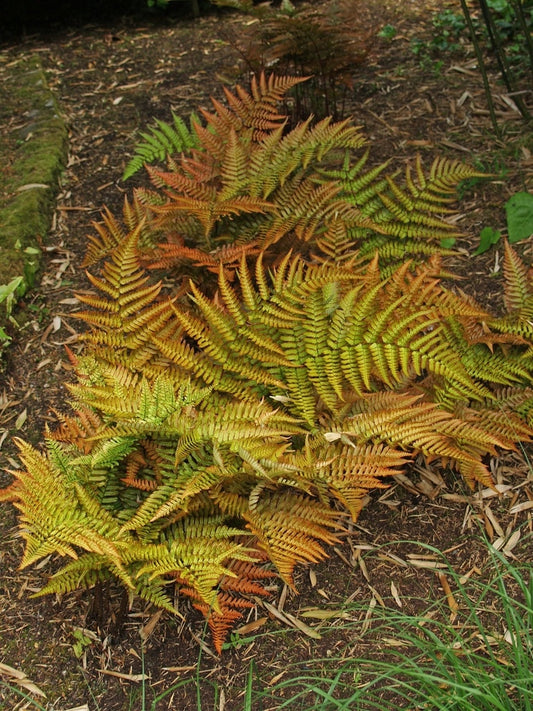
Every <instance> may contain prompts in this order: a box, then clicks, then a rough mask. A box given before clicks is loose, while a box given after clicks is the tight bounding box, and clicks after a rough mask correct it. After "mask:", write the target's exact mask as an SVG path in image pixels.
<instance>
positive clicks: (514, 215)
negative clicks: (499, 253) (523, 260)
mask: <svg viewBox="0 0 533 711" xmlns="http://www.w3.org/2000/svg"><path fill="white" fill-rule="evenodd" d="M505 215H506V219H507V239H508V240H509V242H510V243H511V244H514V243H515V242H520V241H521V240H524V239H528V238H529V237H531V236H532V235H533V195H532V194H531V193H526V192H520V193H515V194H514V195H513V196H511V197H510V198H509V200H507V202H506V203H505ZM501 236H502V235H501V232H500V231H499V230H496V229H494V228H493V227H490V226H489V227H484V228H483V229H482V230H481V235H480V240H479V245H478V247H477V249H476V250H475V252H473V254H474V255H478V254H483V253H484V252H487V251H488V250H489V249H490V248H491V247H492V246H493V245H495V244H498V242H499V241H500V239H501Z"/></svg>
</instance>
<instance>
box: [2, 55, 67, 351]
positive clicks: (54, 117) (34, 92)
mask: <svg viewBox="0 0 533 711" xmlns="http://www.w3.org/2000/svg"><path fill="white" fill-rule="evenodd" d="M0 80H1V81H0V87H1V88H0V126H2V129H1V131H0V285H3V284H9V283H10V282H12V280H13V279H15V278H17V277H22V279H21V281H20V284H19V286H18V287H17V295H18V296H21V295H22V294H23V293H25V292H26V291H27V289H28V288H30V287H32V286H33V284H34V283H35V279H36V275H37V272H38V270H39V266H40V259H39V258H40V254H41V247H42V245H43V243H44V242H45V241H46V237H47V234H48V231H49V229H50V225H51V220H52V215H53V210H54V206H55V199H56V195H57V191H58V187H59V178H60V175H61V172H62V170H63V167H64V165H65V162H66V157H67V146H68V134H67V128H66V125H65V122H64V120H63V118H62V117H61V115H60V113H59V109H58V105H57V102H56V101H55V98H54V96H53V94H52V92H51V91H50V89H49V87H48V84H47V81H46V77H45V74H44V72H43V69H42V65H41V61H40V59H39V57H38V56H30V57H24V58H21V59H20V60H18V61H16V62H12V63H10V64H9V65H4V66H2V67H1V68H0ZM8 316H9V314H8V313H7V309H6V307H5V303H4V304H2V303H0V329H1V328H2V326H3V325H5V323H6V321H7V319H8ZM0 348H1V344H0Z"/></svg>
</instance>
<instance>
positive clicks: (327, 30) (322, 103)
mask: <svg viewBox="0 0 533 711" xmlns="http://www.w3.org/2000/svg"><path fill="white" fill-rule="evenodd" d="M216 4H217V5H219V6H222V7H231V8H233V9H236V10H238V11H239V12H242V13H244V14H245V15H247V16H251V17H253V18H254V19H255V22H252V23H248V24H247V25H245V26H244V27H242V26H239V30H238V33H237V32H236V31H233V32H232V31H231V27H230V28H229V29H228V28H223V37H224V38H225V39H226V41H227V42H228V44H229V45H230V47H232V48H233V49H234V50H235V52H236V54H237V55H238V56H239V58H240V59H241V64H242V65H243V70H245V71H247V72H252V73H254V74H259V73H260V72H263V71H266V69H267V67H272V66H276V70H277V72H278V73H279V74H288V75H291V76H300V77H309V78H310V79H309V81H308V82H307V83H306V84H305V85H300V86H298V87H296V88H295V90H294V92H293V94H292V95H291V101H290V103H289V102H287V112H288V113H289V114H290V116H291V121H292V122H293V123H295V122H296V121H298V120H301V119H302V118H304V117H306V116H308V115H309V114H313V115H314V116H317V117H321V118H322V117H324V116H333V117H334V119H340V118H343V116H344V114H345V101H346V97H347V96H348V95H349V92H350V91H351V90H353V84H354V74H355V72H356V71H357V69H358V68H359V67H360V66H361V64H363V63H364V61H365V59H366V57H367V55H368V53H369V51H370V48H371V46H372V43H373V40H374V39H375V34H376V28H375V26H374V25H375V23H374V22H373V21H372V19H371V16H370V14H369V12H368V10H367V8H366V7H365V4H364V3H362V2H361V1H360V0H333V1H332V2H328V3H325V4H322V5H320V6H317V5H314V6H313V5H298V6H296V5H293V4H292V3H291V2H290V0H284V1H283V2H282V3H281V4H280V5H277V6H276V7H273V6H269V5H266V4H259V5H257V4H255V5H254V3H253V2H252V1H251V0H217V2H216ZM354 17H357V20H358V21H357V23H355V24H354V21H353V19H354Z"/></svg>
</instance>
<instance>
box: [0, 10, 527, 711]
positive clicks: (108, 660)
mask: <svg viewBox="0 0 533 711" xmlns="http://www.w3.org/2000/svg"><path fill="white" fill-rule="evenodd" d="M368 5H369V7H370V15H371V17H372V20H373V22H374V24H375V28H376V30H379V29H380V28H382V27H383V26H385V25H390V27H391V28H394V33H393V35H394V36H393V37H391V38H390V39H386V38H385V37H378V36H377V35H376V38H375V41H374V42H373V44H372V50H371V52H370V54H369V56H368V58H367V60H366V62H365V63H364V64H363V65H361V66H360V67H357V68H356V69H355V70H354V74H353V81H352V84H351V86H350V90H349V96H348V102H347V104H346V107H345V113H346V114H347V115H348V114H350V115H352V116H353V119H354V122H355V123H356V124H357V125H360V126H362V127H363V129H364V131H365V133H366V135H367V137H368V141H369V145H370V147H371V160H372V161H374V162H375V163H379V162H382V161H383V160H386V159H389V158H391V159H392V160H393V161H394V165H396V167H397V168H398V170H400V171H402V170H403V169H404V167H405V164H406V162H407V161H412V160H413V159H414V157H415V155H416V154H417V153H418V154H420V155H421V157H422V159H423V160H424V163H425V164H428V165H429V164H430V163H431V161H432V160H433V158H434V157H435V156H437V155H444V156H446V157H449V158H457V159H461V160H464V161H467V162H470V163H473V164H474V165H476V167H477V168H479V169H483V170H485V171H487V172H489V173H491V174H492V175H493V177H492V179H491V180H490V181H485V182H479V183H477V184H476V185H474V186H472V187H470V188H469V189H468V190H466V191H464V194H463V195H462V196H461V198H462V199H461V202H460V206H459V214H458V218H457V227H458V228H459V229H460V230H461V231H463V232H464V237H462V238H460V239H459V240H458V243H457V247H458V253H457V256H455V257H453V258H450V260H449V262H448V263H447V266H448V267H449V268H450V269H451V270H453V271H455V272H456V273H457V274H458V275H459V277H460V279H458V280H457V281H456V282H455V285H456V286H454V288H462V289H464V290H465V291H467V292H468V293H471V294H472V295H473V296H474V297H476V298H477V299H479V300H480V301H481V302H482V303H484V304H485V305H487V307H490V308H493V309H495V310H498V308H499V306H500V304H501V298H502V297H501V289H500V276H501V258H502V250H501V248H500V247H499V246H497V247H496V248H493V249H492V250H491V251H490V252H488V253H487V254H485V255H481V256H480V257H473V256H472V253H473V251H474V250H475V247H476V245H477V242H478V240H479V233H480V231H481V229H482V228H483V227H486V226H492V227H494V228H496V229H502V230H504V229H505V213H504V211H503V205H504V203H505V202H506V200H507V199H508V198H509V197H510V196H511V195H512V194H513V193H515V192H517V191H520V190H527V189H529V190H530V191H532V192H533V159H532V151H533V145H532V140H531V131H529V132H528V130H527V128H526V126H525V124H524V122H523V121H522V119H521V117H520V115H519V113H518V112H517V110H516V107H515V106H514V103H513V100H512V97H509V96H508V95H507V94H506V92H505V89H504V88H503V87H502V86H501V85H500V84H499V83H498V81H497V72H496V67H492V69H491V79H492V82H493V95H494V98H495V101H496V107H497V115H498V121H499V122H500V125H501V127H502V135H501V136H500V137H496V136H495V135H494V132H493V130H492V127H491V124H490V121H489V116H488V111H487V105H486V101H485V95H484V92H483V86H482V82H481V78H480V75H479V72H478V70H477V67H476V62H475V59H474V57H473V53H472V51H471V49H470V48H469V45H468V43H467V42H466V40H463V44H462V47H461V48H459V49H458V50H457V51H456V52H454V53H451V52H450V53H443V54H442V55H441V56H439V57H435V56H434V55H432V54H431V52H429V50H428V51H426V52H423V53H422V54H420V52H419V53H418V54H415V53H413V51H412V47H413V46H414V45H413V40H421V41H422V45H423V46H426V47H427V46H428V44H429V43H430V41H431V38H432V36H433V34H434V33H435V27H434V26H433V24H432V22H431V18H432V13H433V12H434V11H436V10H437V9H442V8H441V6H442V3H432V2H420V0H405V1H404V2H390V3H389V4H387V3H386V2H379V1H378V0H375V1H374V3H372V2H371V0H369V2H368ZM447 7H449V8H451V9H453V10H454V11H456V12H459V9H458V3H454V2H450V3H448V4H447ZM248 22H249V18H246V17H243V16H240V15H236V14H231V13H228V12H224V13H216V12H213V13H212V14H209V15H207V16H202V17H200V18H198V19H187V18H182V19H173V20H172V21H166V22H165V21H162V22H157V23H156V22H153V21H148V20H144V21H143V22H142V23H139V22H135V21H133V20H131V19H129V20H127V19H124V20H121V21H116V22H115V23H114V24H112V25H107V26H101V25H98V24H96V23H95V24H92V25H87V26H83V27H70V28H69V27H62V28H58V29H56V30H47V31H46V32H45V31H42V32H40V33H37V34H35V35H30V36H26V37H25V38H23V39H19V40H16V41H10V42H6V43H5V44H4V45H3V46H1V47H0V66H4V67H5V66H7V65H8V64H9V63H12V62H17V61H18V60H20V59H21V58H25V57H31V56H38V57H39V59H40V62H41V64H42V66H43V68H44V70H45V73H46V76H47V81H48V84H49V86H50V89H51V90H52V92H53V93H54V96H55V99H56V101H57V102H58V105H59V107H60V111H61V113H62V115H63V117H64V119H65V121H66V123H67V125H68V129H69V158H68V164H67V167H66V169H65V171H64V173H63V177H62V182H61V188H60V192H59V195H58V198H57V205H56V208H55V210H54V213H53V216H52V228H51V231H50V234H49V236H48V238H47V239H46V240H43V243H42V249H43V252H44V255H43V259H44V263H43V268H42V273H41V278H40V284H39V286H38V287H37V288H35V289H34V290H33V291H31V292H30V293H28V294H27V295H26V296H25V297H24V299H23V301H22V302H21V303H20V304H19V307H18V310H17V311H16V313H15V319H16V322H17V323H18V328H12V330H11V334H10V335H11V336H12V339H13V341H12V344H11V346H10V348H9V350H8V352H7V355H6V358H5V363H4V365H3V370H2V372H1V373H0V467H1V468H2V473H0V484H7V483H8V482H9V480H10V475H9V470H10V469H16V468H18V467H19V466H20V465H19V462H18V459H17V455H16V448H15V446H14V444H13V438H14V437H21V438H23V439H26V440H29V441H30V442H32V443H34V444H37V443H39V442H41V441H42V433H43V430H44V428H45V427H47V426H49V427H54V425H55V423H56V422H57V418H56V414H55V410H60V411H65V410H67V409H68V402H69V395H68V391H67V388H66V384H67V383H68V382H69V381H70V380H71V379H72V377H73V376H72V370H71V365H70V362H69V359H68V357H67V355H66V349H65V347H67V346H68V348H69V349H71V350H72V351H73V352H74V353H77V352H79V351H80V350H81V348H82V345H81V343H80V341H79V333H80V330H81V328H82V327H81V325H80V322H79V321H78V320H77V319H76V317H75V316H76V311H77V310H78V309H79V304H78V302H77V300H76V298H75V294H76V293H78V294H79V293H84V292H86V291H88V290H89V283H88V281H87V278H86V276H85V274H84V271H83V269H82V267H81V262H82V259H83V255H84V253H85V250H86V246H87V235H89V234H91V233H93V232H94V230H93V228H92V226H91V223H92V222H93V221H98V220H99V216H100V214H101V210H102V209H103V207H104V206H107V207H108V208H109V209H110V210H111V211H112V212H114V213H115V214H117V215H119V214H120V212H121V210H122V206H123V203H124V199H125V198H126V197H127V196H128V195H130V194H131V191H132V189H133V188H134V187H135V186H136V185H141V184H144V183H145V182H146V179H145V177H144V176H143V175H142V174H139V175H138V176H135V177H134V178H132V179H131V180H130V181H128V182H126V183H124V182H122V181H121V179H120V176H121V175H122V172H123V170H124V168H125V165H126V164H127V162H128V160H129V158H130V157H131V155H132V153H133V150H134V146H135V143H136V141H137V140H138V137H139V130H142V129H144V128H145V127H146V126H147V125H148V124H150V123H151V122H152V120H153V119H154V118H159V119H162V120H167V121H168V120H170V116H171V111H174V112H175V113H177V114H178V115H180V116H182V117H184V118H186V117H188V115H189V114H190V112H191V111H193V110H195V109H196V108H197V107H198V106H203V107H206V108H209V97H210V96H214V97H216V98H219V99H220V98H223V86H229V87H231V86H232V85H233V84H234V82H235V81H236V80H238V81H240V82H241V83H242V84H243V85H245V84H246V83H247V82H248V77H247V76H246V74H245V73H244V74H243V70H242V67H241V66H240V65H239V56H238V55H237V54H236V52H235V51H234V49H233V48H232V46H231V43H229V42H228V37H229V36H230V32H229V31H230V30H231V31H233V32H234V33H236V34H237V35H238V34H239V32H240V30H241V29H242V27H243V26H244V25H245V24H246V23H248ZM385 34H387V33H385ZM418 46H420V45H419V44H418ZM529 99H531V97H530V96H529ZM4 113H5V107H4ZM10 120H11V127H12V128H13V130H15V129H20V128H21V127H23V125H24V123H25V122H26V121H28V120H29V119H28V117H26V116H24V115H19V114H13V116H12V118H11V119H10ZM518 248H519V250H520V252H521V254H522V255H523V256H524V258H525V259H526V260H529V261H530V262H531V259H532V246H531V243H530V242H527V241H526V242H525V243H524V244H521V245H519V246H518ZM490 464H491V468H492V471H493V473H494V478H495V481H496V483H497V488H498V490H499V492H500V493H499V494H496V492H494V491H490V490H489V491H484V492H470V491H466V490H465V488H464V485H463V483H462V482H461V481H458V480H457V477H455V476H454V475H452V474H451V473H449V472H447V471H443V470H438V469H428V468H427V467H425V466H423V465H422V463H420V464H419V466H416V467H414V468H413V470H412V471H411V472H409V473H408V475H406V476H404V477H398V478H396V480H395V482H394V484H393V485H392V487H391V488H389V489H388V490H386V491H385V492H383V491H382V492H379V493H378V494H376V495H375V496H373V497H372V500H371V501H370V502H369V503H368V505H367V507H366V508H365V509H364V511H363V513H362V514H361V517H360V518H359V520H358V522H357V524H355V525H353V526H352V527H351V530H350V531H349V532H348V533H347V534H346V535H345V536H344V538H343V542H342V544H339V545H338V546H337V547H335V548H334V549H332V550H331V551H330V557H329V558H328V559H327V560H326V561H324V562H323V563H321V564H319V565H316V566H312V567H308V568H301V569H300V570H299V572H298V575H297V580H296V583H297V588H298V594H295V593H293V592H292V591H289V590H288V589H287V588H286V587H284V586H282V585H280V586H277V587H275V588H273V590H272V597H271V599H270V601H269V602H268V603H267V605H264V604H262V603H259V604H258V607H257V609H255V610H254V611H252V612H251V613H250V617H249V618H247V619H245V620H244V621H243V624H242V625H241V627H240V629H239V630H238V634H234V635H233V636H232V637H231V640H230V641H231V644H230V645H229V648H228V649H226V650H225V651H224V653H223V655H222V657H221V658H219V657H218V656H217V655H216V654H214V652H213V650H212V648H211V645H210V640H209V635H208V634H206V630H205V624H204V621H203V619H202V618H201V617H200V616H199V615H197V614H196V613H195V612H194V611H191V610H190V609H189V607H188V605H187V603H186V602H185V601H183V600H179V601H178V607H179V610H180V613H182V614H180V615H178V616H176V617H174V618H171V616H170V615H169V614H167V613H161V612H159V611H157V610H154V609H152V608H150V607H147V606H145V605H143V604H141V603H140V602H139V601H137V600H134V601H132V604H131V606H129V605H126V606H124V599H123V596H122V593H121V591H120V590H119V589H118V588H117V589H114V588H113V587H110V588H109V589H108V590H104V591H100V592H103V594H101V595H95V594H91V593H90V592H78V593H73V594H71V595H68V596H65V597H64V598H63V599H61V600H59V599H55V598H53V597H47V598H32V593H35V592H37V591H38V590H39V589H40V587H42V585H43V583H44V582H45V580H46V579H47V576H48V575H49V573H50V570H51V569H53V561H50V562H48V561H45V563H48V564H43V565H38V566H34V567H33V568H31V569H24V570H20V569H19V567H18V566H19V562H20V559H21V553H22V549H23V540H22V538H21V532H20V530H19V529H18V528H17V526H16V512H15V511H14V510H13V508H12V507H11V506H9V505H2V507H1V516H0V540H1V541H2V543H1V545H0V680H1V681H2V682H3V683H2V684H0V709H2V710H4V709H5V711H11V709H15V708H31V706H25V705H24V704H25V703H26V701H25V700H24V698H22V697H21V696H20V693H21V692H22V693H25V694H28V695H29V697H31V698H33V699H35V700H36V701H38V702H39V703H40V704H41V705H42V706H43V707H44V708H46V709H55V710H56V711H66V710H67V709H73V708H76V707H79V708H80V709H85V708H88V709H90V711H96V710H101V711H123V710H124V711H126V710H127V709H131V710H134V711H135V710H137V709H141V708H142V709H145V708H152V704H153V700H154V699H155V698H156V697H157V696H158V695H163V694H164V693H165V691H168V690H170V689H172V691H170V693H168V695H166V696H164V697H163V696H162V698H161V699H160V700H159V701H158V702H157V704H156V705H154V706H153V708H157V711H164V710H165V709H168V710H170V709H182V710H184V711H188V710H189V709H198V708H202V709H217V710H219V711H224V710H225V711H240V710H241V709H244V708H245V706H244V703H245V702H244V693H245V688H246V683H247V679H249V673H250V669H251V668H252V667H251V664H252V662H253V669H254V676H253V681H254V685H255V686H260V687H262V688H264V689H266V690H268V688H270V687H269V685H272V684H275V683H276V681H279V680H280V679H283V678H286V675H287V674H288V671H287V669H288V667H289V665H290V664H293V663H295V662H297V661H300V662H301V663H302V665H304V666H302V668H303V669H304V668H305V664H306V661H307V660H309V662H310V661H311V660H313V659H320V658H327V657H328V656H331V655H333V654H336V653H337V652H339V651H340V650H347V649H349V653H350V654H353V655H371V654H380V653H383V648H382V642H380V641H379V639H377V638H373V637H372V635H371V634H370V635H368V634H365V635H362V634H360V632H361V630H362V629H363V628H365V629H367V628H368V624H369V623H368V620H369V619H370V617H369V615H368V614H367V613H365V612H364V610H365V609H366V610H367V611H368V610H372V606H373V605H376V604H382V603H383V604H385V603H386V604H390V605H393V606H394V605H397V606H398V605H401V606H402V608H403V609H404V611H405V610H407V611H409V610H410V609H412V611H420V609H422V608H421V606H422V604H423V601H428V600H432V599H436V598H439V597H442V595H443V584H444V582H443V578H442V575H441V576H439V575H438V569H436V568H435V565H434V563H436V562H437V560H438V555H437V554H436V552H435V551H440V552H442V553H444V554H445V555H446V556H447V558H448V560H449V562H450V564H451V565H452V566H453V568H454V570H455V571H456V572H457V573H458V574H459V575H463V576H481V577H482V576H483V575H485V574H486V567H485V563H486V550H485V549H484V548H483V546H482V545H481V544H480V543H479V542H478V541H479V535H478V531H479V529H481V530H483V531H484V532H485V534H486V535H487V536H488V537H489V539H490V540H492V541H495V540H496V539H498V538H502V537H503V538H504V539H505V540H508V538H509V537H510V536H511V535H512V534H513V533H514V531H516V530H518V528H519V527H520V526H522V529H521V530H522V531H526V532H527V530H528V527H529V531H530V532H531V527H532V521H531V511H532V508H531V507H529V506H528V504H527V502H530V501H532V500H533V481H532V479H531V473H530V472H529V469H528V467H527V463H526V461H525V459H524V456H523V454H522V453H506V454H505V455H502V457H501V458H499V459H494V461H491V463H490ZM520 504H524V506H520ZM517 511H518V513H517ZM528 517H529V518H528ZM524 526H525V528H524ZM515 539H516V546H515V548H514V549H513V551H512V553H513V555H516V556H518V557H521V558H522V559H526V558H527V559H529V560H531V550H528V549H527V547H525V546H522V545H521V543H520V540H518V538H517V537H516V536H515ZM513 540H514V539H513ZM405 541H410V543H406V542H405ZM424 546H432V547H433V548H434V549H435V551H429V552H428V550H427V548H425V547H424ZM406 561H407V563H406ZM413 561H414V562H413ZM50 566H51V567H50ZM347 600H349V601H352V602H353V601H358V602H361V603H362V604H363V612H361V613H360V614H359V615H358V614H355V613H352V614H353V615H354V617H353V619H351V620H349V621H350V623H351V626H350V627H349V629H348V628H347V625H346V619H345V618H342V616H340V617H339V620H341V619H342V622H343V624H342V625H341V624H339V625H338V628H337V627H336V625H335V622H334V619H335V615H334V614H333V615H330V619H329V620H325V619H321V618H320V611H321V610H329V611H331V610H333V611H335V610H341V608H342V606H343V605H344V604H345V603H346V601H347ZM126 602H127V601H126ZM365 605H366V608H365ZM310 610H311V615H309V614H308V613H309V611H310ZM313 611H319V612H318V613H316V615H315V617H313V614H312V612H313ZM326 616H327V615H323V617H326ZM295 620H296V622H295ZM332 620H333V622H332ZM326 623H327V624H326ZM352 623H353V624H352ZM346 653H348V652H346ZM198 699H200V702H199V701H198ZM262 703H263V705H262V708H263V709H265V710H266V709H269V708H271V709H275V708H277V706H278V705H279V704H280V703H281V702H280V700H279V698H278V700H277V701H276V700H272V701H271V702H269V701H268V694H267V696H266V697H265V699H264V700H263V702H262ZM257 708H260V707H259V706H258V707H257ZM288 708H291V706H290V704H289V706H288ZM292 708H294V709H296V708H302V709H305V706H294V707H292ZM384 708H386V706H384Z"/></svg>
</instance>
